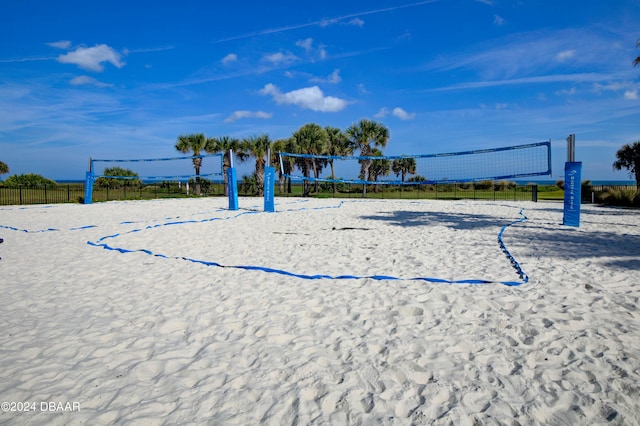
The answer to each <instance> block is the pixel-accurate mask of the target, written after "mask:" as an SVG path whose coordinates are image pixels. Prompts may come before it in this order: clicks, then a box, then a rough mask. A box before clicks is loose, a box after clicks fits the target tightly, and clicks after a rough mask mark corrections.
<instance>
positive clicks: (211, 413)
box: [0, 199, 640, 425]
mask: <svg viewBox="0 0 640 426" xmlns="http://www.w3.org/2000/svg"><path fill="white" fill-rule="evenodd" d="M240 205H241V207H244V208H254V209H256V211H250V210H240V211H238V212H231V211H227V210H225V209H224V207H225V200H224V199H198V200H164V201H159V200H158V201H140V202H110V203H102V204H94V205H89V206H84V205H54V206H29V207H24V208H19V207H0V237H2V238H4V240H5V241H4V243H3V244H1V245H0V257H2V260H0V280H1V284H0V288H1V290H2V310H1V311H0V326H1V327H2V334H1V335H0V345H1V346H0V347H1V349H0V351H1V352H0V378H1V379H0V401H7V402H15V403H18V402H20V403H24V402H28V403H35V404H34V405H31V406H30V409H32V408H34V406H35V409H36V410H35V411H30V412H15V411H13V412H12V411H8V412H7V411H3V412H0V424H21V425H25V424H32V425H40V424H54V425H69V424H72V425H73V424H87V425H88V424H91V425H102V424H125V423H126V424H216V425H217V424H258V423H265V424H275V425H279V424H339V425H342V424H456V425H458V424H460V425H473V424H521V425H530V424H639V423H640V313H639V311H638V301H639V297H640V287H639V284H640V278H639V274H638V273H639V272H640V211H637V210H636V211H634V210H624V209H613V208H602V207H597V206H583V212H582V225H581V227H580V228H569V227H563V226H561V225H560V223H561V221H562V210H561V208H562V206H561V204H558V203H526V202H525V203H521V202H518V203H514V202H490V203H489V202H479V201H478V202H473V201H418V202H415V201H414V202H411V201H406V200H405V201H390V200H387V201H360V200H346V201H344V202H341V201H338V200H306V201H305V200H297V199H278V200H277V208H278V210H279V211H278V212H277V213H263V212H259V211H257V210H260V209H261V201H260V200H257V199H241V200H240ZM523 207H524V208H525V210H524V214H525V215H526V216H527V218H528V219H527V220H526V221H524V222H521V223H516V224H514V225H511V226H509V227H508V228H507V229H506V230H505V232H504V236H503V239H504V243H505V245H506V247H507V249H508V250H509V251H510V253H511V254H512V255H513V257H514V258H515V259H516V261H517V262H519V264H520V265H521V267H522V269H523V271H524V272H525V273H526V274H527V275H528V277H529V282H528V283H526V284H523V285H520V286H514V287H511V286H507V285H502V284H497V283H494V284H481V285H469V284H438V283H433V282H429V281H420V280H409V279H408V278H420V277H422V278H439V279H444V280H451V281H456V280H465V279H481V280H488V281H516V282H519V281H520V278H519V277H518V274H517V273H516V270H515V269H514V268H513V267H512V265H511V264H510V262H509V260H508V259H507V257H506V256H505V254H504V253H503V252H502V251H501V250H500V246H499V245H498V241H497V236H498V233H499V232H500V230H501V228H502V227H503V226H505V225H509V224H511V223H513V222H514V221H517V220H518V219H520V218H521V216H519V214H518V213H519V211H520V209H521V208H523ZM125 221H126V222H127V223H123V222H125ZM174 222H183V223H175V224H171V225H167V223H174ZM89 225H92V226H93V227H91V228H85V227H86V226H89ZM14 228H15V229H14ZM50 228H53V229H56V230H48V231H47V229H50ZM334 228H335V229H334ZM23 230H27V231H30V232H23ZM41 230H42V231H43V232H35V231H41ZM133 231H135V232H133ZM105 237H107V238H105ZM87 242H92V243H94V244H107V245H109V246H111V247H117V248H121V249H127V250H146V251H147V252H142V251H140V252H134V253H121V252H119V251H113V250H106V249H104V248H102V247H99V246H95V245H90V244H88V243H87ZM156 255H162V256H167V257H160V256H156ZM184 258H188V259H193V260H197V261H203V262H216V263H219V264H223V265H227V266H259V267H265V268H272V269H276V270H282V271H286V272H288V273H292V274H303V275H317V274H320V275H329V276H338V275H355V276H370V275H388V276H393V277H398V278H402V279H399V280H376V279H371V278H356V279H316V280H310V279H303V278H300V277H296V276H289V275H283V274H278V273H275V272H265V271H262V270H245V269H240V268H221V267H216V266H207V265H205V264H203V263H194V262H192V261H189V260H185V259H184ZM43 402H45V406H44V408H47V407H48V405H47V404H46V403H48V402H56V403H57V402H62V404H63V405H64V404H66V403H69V405H68V406H66V407H67V408H69V407H73V405H71V404H77V406H79V408H80V409H79V411H78V410H75V411H67V412H62V411H59V408H61V406H60V405H57V406H56V408H57V409H58V411H56V412H51V410H47V412H43V411H42V409H43V406H42V403H43ZM22 405H24V404H22ZM3 408H5V406H4V405H3ZM13 408H14V409H18V408H20V407H19V406H18V404H14V406H13ZM22 409H24V408H22Z"/></svg>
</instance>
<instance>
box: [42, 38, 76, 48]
mask: <svg viewBox="0 0 640 426" xmlns="http://www.w3.org/2000/svg"><path fill="white" fill-rule="evenodd" d="M47 46H51V47H55V48H56V49H68V48H69V47H71V42H70V41H69V40H60V41H54V42H52V43H47Z"/></svg>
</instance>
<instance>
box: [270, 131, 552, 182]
mask: <svg viewBox="0 0 640 426" xmlns="http://www.w3.org/2000/svg"><path fill="white" fill-rule="evenodd" d="M280 169H281V173H282V175H283V176H285V177H288V178H291V179H292V180H302V181H305V180H306V181H320V182H344V183H354V184H364V183H366V184H368V185H372V184H373V185H417V184H435V183H443V182H451V183H455V182H475V181H482V180H505V179H517V178H523V177H530V176H545V175H550V174H551V142H548V141H547V142H539V143H533V144H526V145H515V146H509V147H503V148H492V149H482V150H475V151H464V152H453V153H444V154H426V155H399V156H330V155H310V154H294V153H287V152H281V153H280Z"/></svg>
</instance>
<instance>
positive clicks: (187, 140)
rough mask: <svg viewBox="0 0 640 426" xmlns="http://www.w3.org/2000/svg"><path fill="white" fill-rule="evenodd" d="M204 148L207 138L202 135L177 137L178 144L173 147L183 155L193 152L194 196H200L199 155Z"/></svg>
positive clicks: (200, 158) (200, 162)
mask: <svg viewBox="0 0 640 426" xmlns="http://www.w3.org/2000/svg"><path fill="white" fill-rule="evenodd" d="M206 146H207V138H206V137H205V136H204V134H203V133H194V134H191V135H181V136H178V142H177V143H176V146H175V148H176V149H177V150H178V151H180V152H182V153H183V154H187V153H189V152H193V160H192V161H193V168H194V169H195V171H196V187H195V190H194V193H195V194H196V195H200V167H201V166H202V157H200V153H201V152H202V151H204V149H205V148H206Z"/></svg>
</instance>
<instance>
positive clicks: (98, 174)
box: [89, 154, 222, 182]
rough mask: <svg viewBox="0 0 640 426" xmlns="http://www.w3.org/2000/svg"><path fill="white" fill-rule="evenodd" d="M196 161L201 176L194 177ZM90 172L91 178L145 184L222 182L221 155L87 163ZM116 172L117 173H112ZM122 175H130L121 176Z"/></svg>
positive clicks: (95, 160) (96, 160) (93, 161)
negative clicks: (192, 181) (205, 180)
mask: <svg viewBox="0 0 640 426" xmlns="http://www.w3.org/2000/svg"><path fill="white" fill-rule="evenodd" d="M195 161H198V163H199V168H200V173H199V174H196V173H195V168H194V162H195ZM89 171H90V172H92V173H93V176H94V178H96V179H98V178H105V179H125V180H127V179H129V180H130V179H139V180H141V181H142V182H147V181H165V180H168V181H188V180H189V179H195V178H197V177H199V178H203V179H221V178H222V154H204V155H192V156H181V157H168V158H142V159H94V158H91V159H90V164H89ZM114 171H116V173H113V172H114ZM123 172H132V173H130V174H129V173H127V174H122V173H123Z"/></svg>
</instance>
